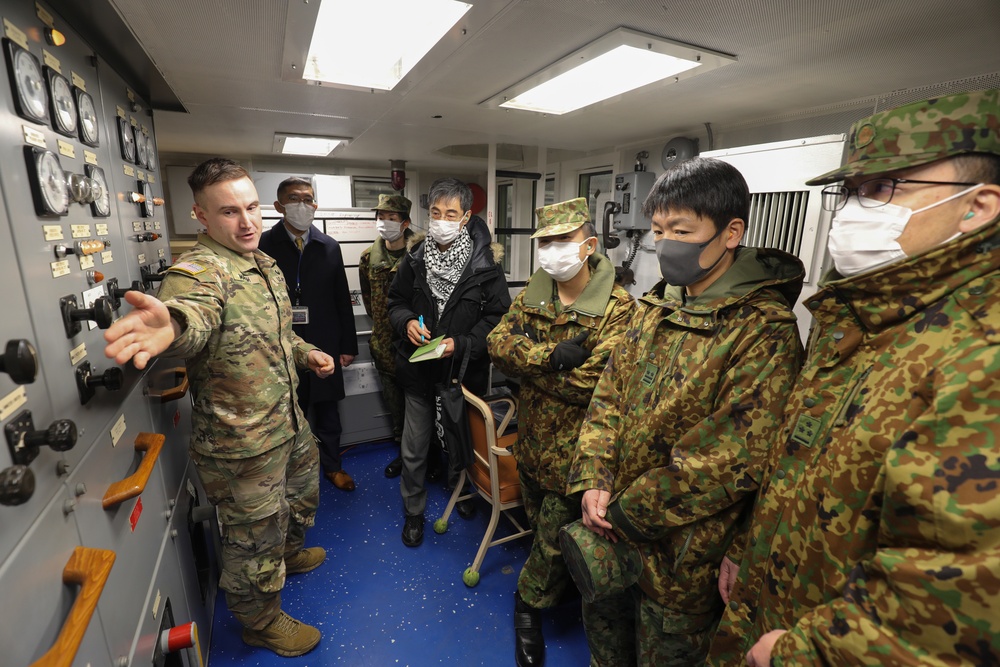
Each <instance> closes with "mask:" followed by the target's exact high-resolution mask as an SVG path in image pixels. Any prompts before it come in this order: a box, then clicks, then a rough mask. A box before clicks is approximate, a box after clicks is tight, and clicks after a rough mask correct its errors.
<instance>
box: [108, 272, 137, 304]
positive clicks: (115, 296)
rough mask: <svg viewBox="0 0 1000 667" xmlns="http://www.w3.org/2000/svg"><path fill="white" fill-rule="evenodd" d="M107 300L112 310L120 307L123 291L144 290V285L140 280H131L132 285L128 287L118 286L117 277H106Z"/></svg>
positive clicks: (123, 295)
mask: <svg viewBox="0 0 1000 667" xmlns="http://www.w3.org/2000/svg"><path fill="white" fill-rule="evenodd" d="M107 285H108V301H110V302H111V308H112V310H118V309H119V308H121V307H122V299H124V298H125V292H133V291H135V292H145V291H146V286H145V285H143V284H142V281H139V280H133V281H132V285H131V286H129V287H119V286H118V279H117V278H108V282H107Z"/></svg>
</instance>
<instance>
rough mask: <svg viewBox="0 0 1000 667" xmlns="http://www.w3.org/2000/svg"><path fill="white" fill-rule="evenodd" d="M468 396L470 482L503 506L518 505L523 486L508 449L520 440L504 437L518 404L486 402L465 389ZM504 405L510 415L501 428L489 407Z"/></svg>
mask: <svg viewBox="0 0 1000 667" xmlns="http://www.w3.org/2000/svg"><path fill="white" fill-rule="evenodd" d="M462 393H463V395H464V396H465V406H466V413H467V414H468V416H469V433H470V434H471V436H472V446H473V451H474V453H475V460H474V461H473V463H472V465H471V466H469V478H470V479H471V480H472V483H473V484H475V485H476V486H477V487H478V488H479V489H480V490H482V491H483V493H485V494H487V495H489V496H490V497H491V498H493V501H494V502H499V503H502V504H505V503H511V502H516V501H518V500H520V498H521V482H520V480H519V479H518V476H517V462H516V461H515V460H514V457H513V456H508V455H506V454H507V453H508V452H507V451H506V449H507V448H508V447H510V446H511V445H513V444H514V442H515V441H516V440H517V433H516V432H515V433H510V434H507V435H504V431H505V430H506V429H507V425H508V424H509V423H510V420H511V418H512V417H513V416H514V411H515V408H516V404H515V403H514V399H513V398H511V397H510V396H499V397H496V398H493V399H487V400H488V401H489V402H487V400H483V399H481V398H479V397H478V396H476V395H475V394H473V393H472V392H470V391H469V390H468V389H466V388H465V387H463V388H462ZM498 401H502V402H504V403H507V404H508V407H507V413H506V414H505V415H504V417H503V419H502V420H501V422H500V424H499V425H497V424H496V421H495V419H494V418H493V410H492V409H491V407H490V404H492V403H496V402H498Z"/></svg>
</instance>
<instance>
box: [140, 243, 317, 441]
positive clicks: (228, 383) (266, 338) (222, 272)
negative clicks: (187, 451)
mask: <svg viewBox="0 0 1000 667" xmlns="http://www.w3.org/2000/svg"><path fill="white" fill-rule="evenodd" d="M157 296H158V297H159V298H160V300H161V301H163V302H164V304H165V305H166V306H167V309H168V310H169V311H170V316H171V317H172V318H174V319H175V320H177V322H178V323H180V324H181V326H182V328H183V331H182V332H181V335H180V336H178V337H177V339H176V340H175V341H174V342H173V344H172V345H171V346H170V348H169V349H168V350H167V351H166V352H164V353H163V356H175V357H181V358H184V359H187V360H188V363H187V367H188V378H189V381H190V384H191V397H192V399H193V401H194V410H193V414H192V418H191V421H192V427H193V434H192V437H191V448H192V449H194V450H195V451H197V452H199V453H201V454H204V455H206V456H214V457H217V458H223V459H238V458H249V457H251V456H257V455H258V454H262V453H264V452H266V451H268V450H269V449H272V448H274V447H277V446H278V445H280V444H282V443H283V442H285V441H286V440H288V439H289V438H291V437H293V436H294V435H295V433H296V432H297V431H298V430H299V429H300V428H307V427H308V425H307V423H306V421H305V418H304V417H303V416H302V412H301V411H300V410H299V407H298V404H297V402H296V401H295V388H296V386H297V384H298V375H297V373H296V370H295V368H296V366H297V367H299V368H306V367H308V362H307V357H308V355H309V352H310V351H311V350H315V349H318V348H316V346H315V345H309V344H308V343H306V342H305V341H304V340H302V339H301V338H299V336H297V335H296V334H295V333H294V332H293V331H292V306H291V302H290V301H289V300H288V291H287V289H286V286H285V278H284V276H283V275H282V274H281V271H280V270H279V269H278V267H277V265H276V264H275V262H274V260H273V259H271V258H270V257H268V256H267V255H265V254H263V253H261V252H255V253H254V256H253V259H250V258H247V257H243V256H242V255H240V254H238V253H236V252H233V251H232V250H230V249H228V248H226V247H225V246H222V245H220V244H218V243H216V242H215V241H213V240H212V239H211V238H209V237H208V236H207V235H200V236H199V237H198V244H197V245H196V246H195V247H194V248H193V249H191V250H190V251H188V252H186V253H184V254H183V255H181V256H180V257H179V258H178V260H177V262H175V263H174V264H173V266H171V267H170V268H169V269H168V271H167V276H166V278H164V279H163V283H162V285H161V286H160V291H159V294H158V295H157Z"/></svg>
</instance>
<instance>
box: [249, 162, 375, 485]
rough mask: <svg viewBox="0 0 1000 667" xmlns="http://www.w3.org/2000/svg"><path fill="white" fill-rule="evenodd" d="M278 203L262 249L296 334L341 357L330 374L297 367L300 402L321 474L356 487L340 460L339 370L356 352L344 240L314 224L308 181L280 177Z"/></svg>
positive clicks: (335, 482) (313, 203)
mask: <svg viewBox="0 0 1000 667" xmlns="http://www.w3.org/2000/svg"><path fill="white" fill-rule="evenodd" d="M274 208H275V209H276V210H277V211H278V213H281V214H282V215H283V216H284V217H283V218H282V220H281V223H280V224H277V225H275V226H274V227H272V228H271V229H269V230H268V231H266V232H264V233H263V234H262V235H261V238H260V249H261V250H262V251H263V252H265V253H267V254H268V255H270V256H271V257H273V258H274V259H275V260H276V261H277V262H278V266H279V267H280V268H281V272H282V273H284V274H285V282H286V283H287V284H288V296H289V297H290V298H291V300H292V307H293V317H294V319H293V321H294V322H295V323H296V324H295V326H294V329H295V333H297V334H298V335H300V336H302V338H303V339H304V340H305V341H306V342H309V343H312V344H313V345H316V346H318V347H319V348H321V349H323V350H326V351H327V352H328V353H329V354H331V355H332V356H333V358H334V359H335V360H336V361H337V371H336V372H335V373H334V374H333V375H331V376H329V377H327V378H319V377H317V376H316V375H314V374H313V373H308V372H302V371H300V372H299V394H298V398H299V405H300V406H301V408H302V411H303V412H305V414H306V416H307V418H308V420H309V424H310V425H311V426H312V430H313V433H314V434H315V435H316V439H317V440H318V441H319V456H320V463H321V464H322V465H323V475H324V476H325V477H326V478H327V479H328V480H330V482H331V483H333V485H334V486H336V487H337V488H338V489H341V490H343V491H353V490H354V480H353V479H351V476H350V475H349V474H347V472H346V471H345V470H344V469H343V467H342V465H341V460H340V435H341V432H342V430H343V429H342V428H341V425H340V412H339V410H338V407H337V403H338V401H340V399H342V398H343V397H344V377H343V374H342V373H341V372H340V369H341V368H342V367H344V366H349V365H350V364H351V362H352V361H354V357H355V355H357V353H358V337H357V333H356V331H355V327H354V311H353V309H352V307H351V295H350V291H349V289H348V287H347V274H346V273H345V272H344V256H343V254H342V253H341V251H340V244H339V243H337V242H336V241H335V240H334V239H332V238H331V237H329V236H327V235H326V234H324V233H323V232H321V231H320V230H319V229H318V228H317V227H315V226H314V225H313V224H312V222H313V215H314V214H315V212H316V208H317V204H316V200H315V193H314V191H313V187H312V183H310V182H309V181H308V180H306V179H304V178H299V177H296V176H293V177H291V178H287V179H285V180H284V181H282V182H281V184H280V185H279V186H278V200H277V201H276V202H274Z"/></svg>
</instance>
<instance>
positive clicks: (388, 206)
mask: <svg viewBox="0 0 1000 667" xmlns="http://www.w3.org/2000/svg"><path fill="white" fill-rule="evenodd" d="M411 206H413V204H412V203H411V202H410V200H409V199H407V198H406V197H404V196H403V195H379V196H378V206H376V207H375V208H373V209H372V210H373V211H393V212H395V213H402V214H403V218H404V219H406V218H408V217H410V207H411Z"/></svg>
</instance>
